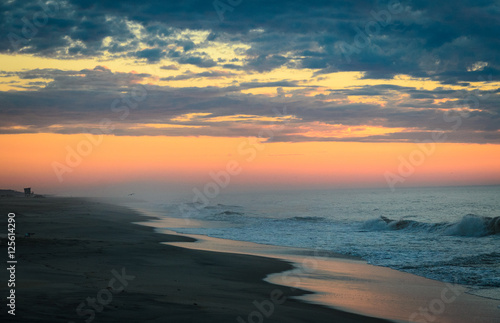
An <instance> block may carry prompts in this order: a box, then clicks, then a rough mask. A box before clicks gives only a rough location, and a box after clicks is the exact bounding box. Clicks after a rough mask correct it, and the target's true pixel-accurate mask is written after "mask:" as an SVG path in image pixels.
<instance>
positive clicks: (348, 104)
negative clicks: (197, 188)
mask: <svg viewBox="0 0 500 323" xmlns="http://www.w3.org/2000/svg"><path fill="white" fill-rule="evenodd" d="M202 73H205V72H202ZM202 73H191V72H189V73H187V74H186V75H187V76H189V77H195V75H196V74H202ZM218 73H219V74H220V75H226V74H224V73H222V72H217V71H213V73H207V74H203V75H206V76H208V77H210V76H215V75H218ZM4 74H5V75H11V74H10V72H4ZM16 74H17V76H18V77H19V79H20V80H21V79H22V80H26V81H29V82H31V80H37V79H44V80H46V81H45V82H44V83H47V85H46V86H45V87H44V86H43V84H42V83H41V84H35V86H38V88H37V89H30V90H19V91H9V92H0V101H1V102H2V104H1V105H0V116H1V118H0V133H27V132H28V133H30V132H56V133H82V132H92V131H98V130H99V123H100V121H101V120H103V119H106V120H110V121H111V122H112V124H113V125H114V126H115V128H116V132H114V134H115V135H175V136H192V135H205V136H236V137H240V136H257V135H258V134H259V132H260V131H261V130H262V129H265V128H266V127H270V126H272V125H283V126H284V127H283V130H282V131H280V134H279V136H278V135H277V136H276V138H274V139H273V140H275V141H311V140H319V141H325V140H329V141H346V140H348V141H349V140H350V141H373V142H386V141H402V142H407V141H417V140H429V138H432V137H430V134H431V133H432V132H433V131H439V129H441V130H443V131H446V132H447V134H448V135H447V141H450V142H479V143H498V142H499V141H500V122H499V121H500V120H499V118H500V117H499V116H500V95H499V93H500V90H499V89H495V90H491V91H486V90H483V91H458V90H449V89H445V88H436V89H435V90H423V89H417V88H414V87H408V86H406V87H405V86H396V85H391V84H379V85H373V86H369V85H366V86H361V87H352V88H348V89H343V90H336V91H332V92H330V93H329V94H317V95H314V96H310V95H306V94H303V93H302V92H300V91H299V92H296V93H294V94H293V96H291V97H286V98H285V97H283V96H276V97H269V96H264V95H253V94H245V93H241V92H240V91H241V90H243V89H249V88H259V87H292V88H293V87H302V85H301V84H300V83H299V82H298V81H289V80H284V81H275V82H246V83H245V82H244V83H241V84H240V86H229V87H226V88H224V87H222V88H221V87H214V86H208V87H188V88H186V87H184V88H182V87H181V88H174V87H169V86H157V85H146V84H145V81H146V80H147V79H148V78H149V77H151V75H149V74H137V73H119V72H113V71H111V70H109V69H107V68H106V67H103V66H97V67H95V68H94V69H84V70H79V71H76V70H75V71H63V70H58V69H35V70H27V71H22V72H17V73H16ZM389 94H390V95H389ZM354 97H363V98H364V97H367V98H369V97H374V98H376V100H375V101H373V103H361V102H356V101H352V100H350V99H348V98H354ZM476 101H477V105H476ZM186 116H195V117H189V118H188V117H186ZM458 120H460V123H458V122H459V121H458ZM139 124H144V126H142V127H138V126H137V125H139ZM154 124H158V125H170V126H168V127H166V126H157V127H155V126H152V125H154ZM457 125H458V126H457ZM348 129H351V130H352V131H351V130H349V132H347V130H348ZM401 129H405V131H401ZM380 132H382V133H384V134H379V133H380ZM315 133H316V134H315Z"/></svg>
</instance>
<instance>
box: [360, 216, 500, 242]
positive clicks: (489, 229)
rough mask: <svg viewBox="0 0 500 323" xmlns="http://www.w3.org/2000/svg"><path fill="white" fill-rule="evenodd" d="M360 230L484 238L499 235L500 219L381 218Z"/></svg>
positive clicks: (466, 217) (473, 217) (476, 217)
mask: <svg viewBox="0 0 500 323" xmlns="http://www.w3.org/2000/svg"><path fill="white" fill-rule="evenodd" d="M362 228H363V230H367V231H382V230H411V231H423V232H429V233H441V234H444V235H451V236H462V237H484V236H488V235H495V234H499V233H500V217H494V218H491V217H483V216H479V215H475V214H467V215H466V216H464V217H463V218H462V219H461V220H460V221H458V222H455V223H448V222H441V223H425V222H419V221H414V220H406V219H400V220H393V219H389V218H387V217H385V216H381V217H380V218H378V219H373V220H369V221H366V222H364V223H363V225H362Z"/></svg>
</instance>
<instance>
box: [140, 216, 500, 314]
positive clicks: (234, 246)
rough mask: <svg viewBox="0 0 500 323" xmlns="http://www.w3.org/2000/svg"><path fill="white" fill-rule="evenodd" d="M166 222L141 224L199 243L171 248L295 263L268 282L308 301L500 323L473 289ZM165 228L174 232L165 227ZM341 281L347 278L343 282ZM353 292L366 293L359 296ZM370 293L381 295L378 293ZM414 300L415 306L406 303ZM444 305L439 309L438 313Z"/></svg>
mask: <svg viewBox="0 0 500 323" xmlns="http://www.w3.org/2000/svg"><path fill="white" fill-rule="evenodd" d="M135 209H136V210H137V211H138V212H140V213H148V214H149V216H152V217H156V218H159V217H160V215H161V213H158V214H157V215H155V211H146V210H141V209H140V208H135ZM161 218H162V219H161V220H159V221H158V220H151V221H149V222H145V223H139V224H141V225H146V226H151V227H154V228H155V229H156V231H157V232H160V233H161V232H168V233H170V234H178V235H182V236H184V237H189V238H192V239H195V240H196V241H194V242H189V243H184V242H173V243H172V242H170V243H165V244H168V245H174V246H179V247H183V248H188V249H193V250H205V251H214V252H225V253H232V254H245V255H254V256H261V257H270V258H273V259H278V260H282V261H286V262H289V263H292V264H294V268H293V269H290V270H288V271H285V272H281V273H274V274H270V275H268V277H266V279H265V280H266V281H268V282H271V283H274V284H278V285H282V286H285V287H291V288H300V289H303V290H306V291H308V292H310V293H306V294H304V295H302V296H297V297H296V298H297V299H299V300H301V301H304V302H309V303H312V304H317V305H323V306H328V307H330V308H336V309H342V310H345V311H348V312H352V313H358V314H362V315H368V316H372V317H380V318H382V317H383V318H385V319H390V320H392V321H395V322H396V321H397V322H409V321H415V322H450V323H461V322H463V323H469V322H472V320H480V321H478V322H484V323H494V322H496V321H497V320H498V319H499V318H500V305H499V304H500V303H499V300H498V299H495V298H490V297H485V296H482V295H477V294H475V293H473V290H471V288H470V286H466V285H460V284H454V283H447V282H442V281H438V280H434V279H429V278H426V277H422V276H418V275H415V274H411V273H407V272H403V271H399V270H396V269H392V268H389V267H384V266H377V265H372V264H369V263H368V262H367V261H366V260H364V259H362V258H360V257H355V256H350V255H344V254H339V253H333V252H325V251H318V250H313V249H306V248H297V247H287V246H276V245H269V244H259V243H254V242H246V241H235V240H228V239H221V238H212V237H209V236H205V235H200V234H184V233H179V232H176V231H175V228H176V227H184V226H185V224H186V223H185V222H184V219H179V218H172V217H167V216H161ZM155 222H156V223H155ZM190 222H191V224H192V225H194V226H197V225H202V224H205V223H204V222H203V221H198V220H190ZM197 222H199V223H197ZM159 224H161V226H163V227H168V229H162V228H160V227H161V226H160V227H159ZM340 276H342V277H344V278H346V279H344V280H342V279H338V277H340ZM353 281H354V282H353ZM352 289H355V290H364V292H361V293H354V292H352ZM370 290H377V291H378V292H377V293H372V292H370ZM332 291H333V292H332ZM367 291H368V292H367ZM450 293H452V294H450ZM447 294H450V295H447ZM338 295H341V296H342V297H341V300H339V298H337V297H335V296H338ZM443 295H445V296H443ZM446 295H447V296H446ZM448 296H449V297H448ZM358 299H364V300H365V302H359V301H358ZM381 299H382V300H383V301H381ZM408 299H409V300H410V301H406V300H408ZM436 304H437V305H436ZM367 305H368V306H367ZM388 305H389V306H388ZM438 305H439V308H437V307H436V308H435V309H434V310H433V309H432V308H433V306H438ZM421 309H424V311H422V310H421ZM425 310H427V311H425ZM410 318H412V320H410Z"/></svg>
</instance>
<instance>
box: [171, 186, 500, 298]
mask: <svg viewBox="0 0 500 323" xmlns="http://www.w3.org/2000/svg"><path fill="white" fill-rule="evenodd" d="M499 193H500V188H499V187H483V188H432V189H428V188H427V189H406V190H399V191H397V192H395V193H392V192H390V191H387V190H359V191H355V190H352V191H316V192H292V193H291V192H276V193H273V194H270V193H266V194H259V193H255V194H252V195H223V196H221V198H219V199H218V200H217V201H214V203H213V204H211V205H210V206H203V205H200V204H198V205H194V204H190V205H188V206H190V208H188V209H189V210H190V211H189V212H187V213H184V214H183V215H182V216H183V217H186V216H187V217H192V218H193V219H202V220H206V221H213V222H214V223H220V224H223V225H220V226H218V225H215V226H210V227H207V228H185V229H179V228H176V231H180V232H184V233H194V234H205V235H209V236H213V237H218V238H226V239H232V240H242V241H251V242H257V243H266V244H274V245H282V246H295V247H305V248H313V249H322V250H329V251H333V252H340V253H344V254H347V255H355V256H360V257H363V258H364V259H366V260H367V261H368V262H370V263H372V264H375V265H380V266H388V267H391V268H395V269H398V270H402V271H406V272H410V273H414V274H417V275H421V276H425V277H428V278H432V279H437V280H441V281H448V282H458V283H462V284H466V285H470V286H475V287H476V288H488V289H491V288H500V254H499V253H498V250H499V249H500V248H499V247H500V234H498V231H495V230H497V228H498V225H500V220H499V218H498V210H499V209H500V201H499V199H498V196H499ZM165 209H168V210H169V211H168V214H169V215H171V214H173V213H175V211H173V210H178V209H179V205H167V206H165ZM178 216H179V217H180V216H181V215H180V214H178Z"/></svg>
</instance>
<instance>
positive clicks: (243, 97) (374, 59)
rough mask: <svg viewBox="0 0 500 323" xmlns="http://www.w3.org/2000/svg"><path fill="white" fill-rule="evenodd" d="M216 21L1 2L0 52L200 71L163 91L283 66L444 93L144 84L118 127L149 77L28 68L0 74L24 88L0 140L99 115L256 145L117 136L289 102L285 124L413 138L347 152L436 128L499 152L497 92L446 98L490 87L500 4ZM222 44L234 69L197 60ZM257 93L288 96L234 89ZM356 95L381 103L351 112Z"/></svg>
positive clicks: (295, 6)
mask: <svg viewBox="0 0 500 323" xmlns="http://www.w3.org/2000/svg"><path fill="white" fill-rule="evenodd" d="M219 14H220V12H219ZM219 14H218V13H217V12H216V10H215V9H214V6H213V2H212V1H206V0H186V1H164V0H161V1H160V0H157V1H141V2H137V1H132V0H124V1H112V0H104V1H90V0H67V1H57V0H51V1H43V0H42V1H38V0H37V1H35V0H27V1H9V2H7V1H3V2H1V3H0V29H1V30H2V37H3V41H1V42H0V52H1V53H9V54H14V53H26V54H33V55H36V56H42V57H51V58H60V59H72V58H96V59H99V58H102V57H105V56H111V57H113V58H120V57H128V58H133V59H137V60H139V61H142V62H145V63H159V62H161V61H162V60H163V59H169V60H170V61H173V62H175V63H176V65H166V66H162V67H160V68H161V69H164V70H179V66H180V65H187V66H188V67H189V68H191V67H193V68H194V67H196V68H198V69H201V71H199V70H198V69H197V70H196V72H189V73H185V74H181V75H177V76H170V77H167V78H164V79H163V80H167V81H175V80H189V79H197V78H225V77H231V76H237V75H239V74H237V73H245V72H246V73H255V74H257V73H261V72H268V71H272V70H274V69H277V68H281V67H288V68H295V69H312V70H313V72H314V76H317V77H321V76H322V75H323V74H328V73H334V72H339V71H360V72H363V78H364V79H379V80H380V81H381V82H383V80H388V79H392V78H393V77H394V76H395V75H398V74H407V75H410V76H413V77H418V78H425V79H431V80H434V81H437V82H441V83H442V84H443V87H441V88H439V87H438V88H436V89H434V90H423V89H418V88H415V87H404V86H396V85H390V84H379V85H374V86H363V87H352V88H348V89H341V90H336V89H326V90H325V92H323V93H322V94H318V95H316V96H309V95H308V94H307V93H306V91H308V90H310V89H311V88H312V87H314V81H311V82H306V81H294V80H276V79H274V80H270V81H269V80H267V81H255V82H254V81H252V82H242V83H240V84H239V85H238V84H237V83H230V84H231V85H230V86H227V87H226V88H218V87H215V86H208V87H205V88H197V87H190V88H173V87H166V86H164V87H161V86H148V87H147V89H148V95H147V100H145V101H143V102H140V104H138V106H139V107H138V108H137V110H134V111H131V112H130V114H129V115H128V116H127V118H125V119H124V120H121V119H117V113H116V112H115V111H113V110H112V109H111V105H112V103H113V102H116V101H115V100H117V99H118V100H123V99H124V96H125V97H126V93H127V92H130V91H131V89H133V88H134V87H137V86H138V85H137V83H138V82H142V81H144V79H145V78H148V77H150V75H149V74H133V73H116V72H112V71H110V70H109V69H107V68H105V67H99V66H98V67H96V68H95V69H86V70H80V71H76V70H74V71H63V70H58V69H35V70H27V71H19V72H6V73H2V75H0V76H5V77H6V78H7V77H10V78H12V77H18V78H19V79H20V80H24V82H19V83H11V84H14V85H15V86H16V84H17V86H18V88H19V89H21V90H20V91H19V92H0V127H1V128H0V131H1V132H12V131H14V132H23V131H24V132H40V131H49V130H50V129H52V128H48V127H51V126H54V125H64V127H62V128H57V129H59V130H50V131H59V132H66V133H72V132H78V131H85V130H82V129H75V128H73V127H71V125H73V124H78V123H82V124H85V123H88V124H92V123H95V122H96V121H98V120H100V118H103V117H106V118H109V119H112V120H116V122H118V123H120V124H123V125H124V126H123V128H120V129H118V130H117V134H120V131H121V132H122V133H123V134H126V133H130V134H137V135H139V134H140V135H145V134H166V133H167V134H173V135H186V134H188V135H193V134H197V135H198V134H199V135H202V134H204V135H221V136H222V135H234V136H240V135H255V131H256V127H259V126H260V125H263V124H266V123H265V122H262V121H255V122H253V126H252V125H248V123H247V124H246V125H241V124H237V123H236V124H229V123H225V124H223V126H220V125H219V126H217V125H215V124H211V125H207V124H206V123H204V121H203V118H199V119H195V120H192V121H190V122H189V123H188V124H187V125H192V126H203V127H201V128H189V129H187V128H186V129H182V128H179V129H160V130H158V129H156V130H154V129H132V128H129V129H127V125H132V124H136V123H141V122H142V123H154V122H171V120H170V119H172V118H175V117H176V116H180V115H183V114H187V113H211V114H210V115H209V116H207V118H210V117H217V116H231V115H238V114H244V115H257V116H273V115H274V113H273V109H278V110H279V111H282V108H283V107H284V106H285V105H286V107H287V109H288V111H289V114H293V115H295V116H296V119H293V121H291V122H290V125H289V127H291V128H294V127H295V128H298V127H300V126H301V125H303V124H304V123H308V122H322V123H324V124H327V125H333V124H343V125H353V126H356V125H371V126H380V127H388V128H400V127H405V128H412V129H417V130H415V131H413V132H405V133H399V132H397V133H393V134H390V135H386V136H370V137H365V138H361V139H355V140H357V141H363V140H364V141H408V140H421V138H425V137H426V135H427V134H428V131H433V130H435V129H444V130H446V131H451V133H450V135H449V136H448V138H449V139H448V140H449V141H461V140H462V141H463V142H481V143H483V142H498V141H499V134H500V133H499V131H498V130H499V125H500V120H499V116H500V99H499V97H500V96H499V94H498V90H496V91H491V92H484V91H476V92H473V91H472V90H463V91H457V90H450V89H449V88H446V87H445V86H446V85H459V86H465V87H467V86H469V85H470V84H471V83H473V82H478V81H481V82H495V81H498V80H499V79H500V55H499V54H500V53H499V48H500V39H499V38H498V30H500V28H499V27H500V19H498V17H499V14H500V6H499V5H498V3H497V2H495V1H489V0H482V1H472V0H471V1H468V0H458V1H454V2H453V4H451V5H450V4H443V3H441V2H436V1H406V0H404V1H403V0H402V1H401V2H398V1H368V0H364V1H350V0H349V1H348V0H341V1H326V0H325V1H305V0H304V1H302V0H301V1H298V0H295V1H283V0H277V1H268V0H266V1H264V0H254V1H243V2H241V3H240V4H239V5H238V6H236V7H234V8H233V10H227V11H225V12H224V13H223V18H224V19H223V21H221V20H219V18H220V16H219ZM141 28H142V29H141ZM138 29H141V32H138ZM196 31H203V32H205V33H206V35H207V37H206V39H204V40H202V41H199V39H198V40H195V39H191V37H193V36H190V32H196ZM193 38H194V37H193ZM219 43H221V44H223V45H226V46H228V47H231V46H232V45H234V44H244V45H246V47H245V48H244V49H241V50H240V52H239V54H240V56H238V58H237V59H235V60H230V59H220V58H218V57H214V56H211V55H215V54H214V53H213V50H212V51H210V50H207V47H209V46H211V45H214V46H216V45H217V44H219ZM103 64H105V63H103ZM169 64H170V63H169ZM177 65H179V66H177ZM209 68H212V69H210V70H208V69H209ZM204 69H205V70H204ZM40 79H41V80H40ZM9 82H18V80H15V81H9ZM304 84H307V86H305V85H304ZM259 87H287V88H289V90H293V91H291V92H289V93H291V94H292V97H288V98H286V99H283V98H282V97H276V98H270V97H268V96H263V95H252V94H245V93H241V92H240V91H241V90H245V89H252V88H259ZM24 88H27V89H28V90H25V89H24ZM304 88H306V89H305V90H304ZM356 96H359V97H373V99H374V100H381V102H384V103H383V104H380V103H370V104H368V103H352V102H350V101H349V99H348V98H349V97H356ZM446 99H448V100H449V99H452V101H447V100H446ZM465 107H466V108H468V109H469V110H470V111H468V112H467V114H466V115H467V117H466V118H465V117H463V116H462V115H459V116H460V118H461V121H462V123H461V124H460V126H459V127H458V128H457V129H453V124H454V122H453V121H450V120H457V119H458V117H457V115H449V116H448V117H447V118H446V117H444V115H445V112H444V111H447V110H450V109H454V110H457V108H465ZM135 111H137V112H135ZM133 112H135V113H133ZM455 113H457V112H455ZM464 115H465V113H464ZM447 120H448V121H447ZM457 122H458V121H457ZM180 124H183V123H180ZM13 126H20V127H21V128H12V127H13ZM22 127H25V128H22ZM23 129H24V130H23ZM48 129H49V130H48ZM127 131H129V132H127ZM275 140H284V141H302V140H348V139H338V138H329V139H328V138H327V139H325V138H319V137H318V138H312V137H305V136H302V135H300V134H297V133H294V132H293V131H292V130H290V132H289V133H287V132H286V131H285V132H283V133H282V134H281V137H280V138H275Z"/></svg>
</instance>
